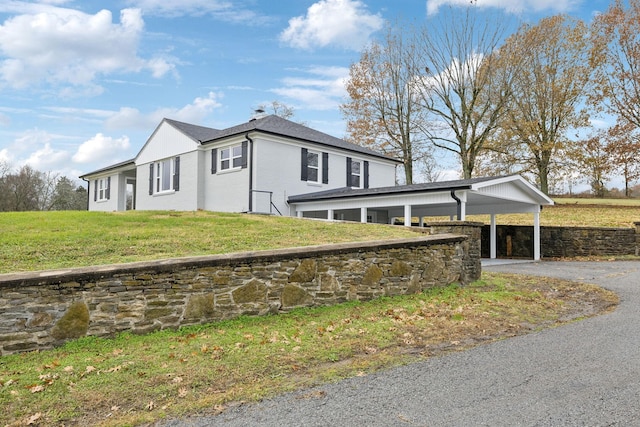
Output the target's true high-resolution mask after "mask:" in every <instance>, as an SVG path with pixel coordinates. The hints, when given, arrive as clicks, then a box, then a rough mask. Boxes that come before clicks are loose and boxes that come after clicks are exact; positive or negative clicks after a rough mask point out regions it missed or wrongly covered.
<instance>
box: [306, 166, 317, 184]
mask: <svg viewBox="0 0 640 427" xmlns="http://www.w3.org/2000/svg"><path fill="white" fill-rule="evenodd" d="M307 180H309V181H313V182H318V169H317V168H309V172H308V174H307Z"/></svg>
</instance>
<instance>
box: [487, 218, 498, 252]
mask: <svg viewBox="0 0 640 427" xmlns="http://www.w3.org/2000/svg"><path fill="white" fill-rule="evenodd" d="M497 229H498V227H497V226H496V215H495V214H491V226H490V232H489V248H490V252H491V255H489V257H490V258H491V259H496V257H497V255H498V251H497V249H496V246H497V234H498V233H497Z"/></svg>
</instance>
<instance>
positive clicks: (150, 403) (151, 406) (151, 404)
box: [147, 400, 156, 411]
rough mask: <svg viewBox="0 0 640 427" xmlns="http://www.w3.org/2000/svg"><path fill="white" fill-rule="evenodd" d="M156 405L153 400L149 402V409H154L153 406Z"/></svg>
mask: <svg viewBox="0 0 640 427" xmlns="http://www.w3.org/2000/svg"><path fill="white" fill-rule="evenodd" d="M155 407H156V404H155V403H153V400H152V401H151V402H149V404H148V405H147V410H149V411H153V408H155Z"/></svg>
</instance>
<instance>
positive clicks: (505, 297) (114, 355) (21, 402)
mask: <svg viewBox="0 0 640 427" xmlns="http://www.w3.org/2000/svg"><path fill="white" fill-rule="evenodd" d="M581 294H588V295H590V296H592V297H593V298H591V297H590V299H589V300H588V301H587V302H588V303H589V304H590V305H589V306H591V304H593V303H594V301H596V300H599V299H603V300H605V301H608V302H607V303H606V304H607V305H615V304H616V303H617V297H616V296H615V295H614V294H613V293H611V292H609V291H605V290H602V289H599V288H595V287H593V286H590V285H584V284H571V283H569V284H567V283H566V282H562V281H557V280H549V281H548V282H545V279H537V278H535V279H534V278H525V277H520V276H505V275H490V274H487V275H484V280H483V281H478V282H476V283H474V284H472V285H469V286H465V287H459V286H456V285H452V286H448V287H445V288H436V289H431V290H429V291H426V292H424V293H421V294H417V295H410V296H403V297H394V298H381V299H377V300H374V301H370V302H366V303H359V302H351V303H346V304H341V305H338V306H333V307H322V308H313V309H301V310H297V311H294V312H291V313H288V314H282V315H277V316H266V317H242V318H239V319H236V320H231V321H225V322H219V323H213V324H209V325H201V326H194V327H186V328H182V329H180V330H178V331H166V330H165V331H160V332H155V333H152V334H149V335H146V336H136V335H132V334H129V333H124V334H120V335H118V336H117V337H115V338H113V339H103V338H91V337H89V338H83V339H79V340H76V341H73V342H70V343H68V344H66V345H65V346H63V347H60V348H57V349H54V350H48V351H40V352H32V353H24V354H16V355H11V356H2V357H0V407H1V408H2V411H0V425H2V426H24V425H42V426H45V425H47V426H48V425H55V426H62V425H65V426H89V425H91V426H128V425H139V424H143V423H149V422H153V421H157V420H160V419H163V418H167V417H181V416H184V415H187V414H197V413H208V414H211V413H216V412H220V411H223V410H224V409H225V408H226V407H227V406H228V405H230V404H233V403H234V402H240V401H256V400H259V399H262V398H265V397H269V396H273V395H275V394H277V393H281V392H285V391H291V390H296V389H300V388H303V387H308V386H311V385H316V384H320V383H325V382H330V381H336V380H338V379H341V378H345V377H351V376H355V375H365V374H367V373H370V372H373V371H375V370H378V369H381V368H385V367H391V366H396V365H399V364H403V363H409V362H411V361H416V360H419V359H422V358H425V357H430V356H432V355H437V354H441V353H442V352H447V351H456V350H462V349H465V348H469V347H470V346H474V345H478V344H481V343H488V342H491V341H494V340H497V339H503V338H506V337H510V336H514V335H519V334H523V333H527V332H529V331H533V330H537V329H539V328H543V327H548V326H551V325H557V324H560V323H562V322H567V321H570V319H574V318H576V317H579V316H580V315H581V314H582V313H570V310H572V309H571V307H574V304H573V303H565V301H564V300H563V299H562V297H561V296H563V295H564V296H565V297H566V296H570V295H581ZM568 310H569V311H568ZM309 398H313V396H312V395H310V396H309Z"/></svg>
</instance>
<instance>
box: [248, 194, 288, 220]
mask: <svg viewBox="0 0 640 427" xmlns="http://www.w3.org/2000/svg"><path fill="white" fill-rule="evenodd" d="M251 192H252V193H265V194H269V213H270V214H273V209H275V210H276V212H278V214H279V215H280V216H282V212H280V209H278V207H277V206H276V205H274V204H273V191H266V190H253V189H252V190H251Z"/></svg>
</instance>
